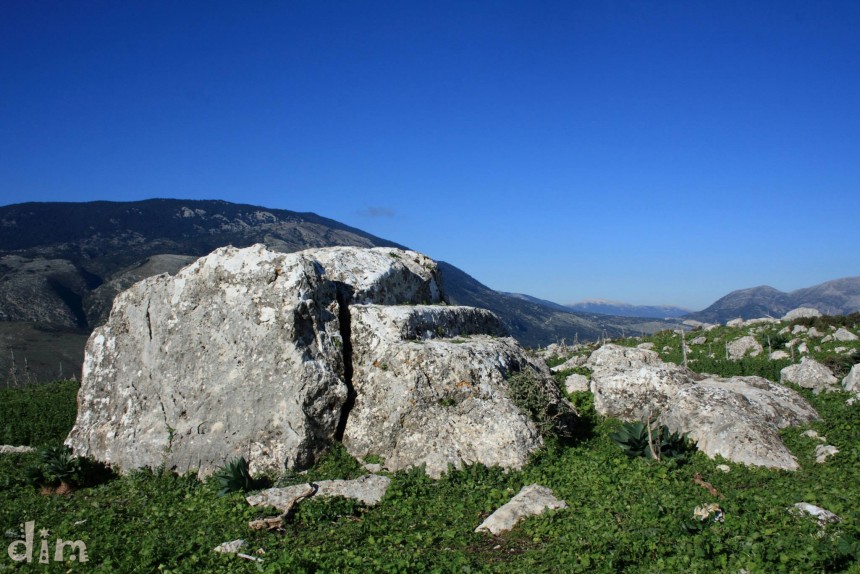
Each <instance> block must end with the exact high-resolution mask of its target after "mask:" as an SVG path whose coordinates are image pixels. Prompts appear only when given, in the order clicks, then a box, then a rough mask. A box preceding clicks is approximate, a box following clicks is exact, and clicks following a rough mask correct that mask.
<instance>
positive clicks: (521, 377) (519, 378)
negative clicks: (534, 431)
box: [507, 369, 576, 438]
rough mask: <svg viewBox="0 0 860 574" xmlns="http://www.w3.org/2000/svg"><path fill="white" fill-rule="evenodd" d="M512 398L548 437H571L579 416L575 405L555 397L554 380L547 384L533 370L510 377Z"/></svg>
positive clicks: (558, 395)
mask: <svg viewBox="0 0 860 574" xmlns="http://www.w3.org/2000/svg"><path fill="white" fill-rule="evenodd" d="M507 382H508V394H509V396H510V399H511V400H512V401H513V402H514V404H515V405H516V406H517V407H519V409H520V410H522V411H524V412H527V413H528V414H529V416H530V417H531V419H532V421H533V422H534V423H535V424H536V425H537V427H538V430H539V431H540V433H541V435H542V436H544V437H547V436H557V437H563V438H566V437H570V436H571V429H572V428H573V426H574V420H575V419H576V413H575V412H574V410H573V408H572V405H570V403H568V402H567V401H564V400H562V399H561V396H560V393H553V392H552V388H553V387H550V386H549V385H555V381H554V380H552V379H550V380H549V381H544V380H542V379H541V378H539V376H538V375H537V374H536V373H535V372H534V371H532V370H531V369H525V370H523V371H520V372H519V373H515V374H513V375H511V376H510V377H508V380H507Z"/></svg>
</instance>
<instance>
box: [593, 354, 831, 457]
mask: <svg viewBox="0 0 860 574" xmlns="http://www.w3.org/2000/svg"><path fill="white" fill-rule="evenodd" d="M588 366H589V367H590V368H591V369H592V375H591V389H592V392H593V393H594V406H595V409H596V410H597V412H599V413H600V414H602V415H605V416H611V417H615V418H619V419H622V420H625V421H634V420H647V419H648V418H649V417H653V418H657V417H659V420H660V421H661V422H662V424H665V425H666V426H668V427H669V429H670V430H672V431H678V432H681V433H684V434H687V435H688V436H689V437H690V438H691V439H693V440H694V441H696V443H697V446H698V448H699V450H701V451H702V452H704V453H705V454H707V455H708V456H711V457H714V456H716V455H720V456H723V457H724V458H726V459H728V460H731V461H734V462H739V463H743V464H749V465H756V466H766V467H772V468H782V469H787V470H794V469H796V468H798V464H797V461H796V459H795V458H794V456H793V455H792V454H791V452H790V451H789V450H788V449H787V448H786V446H785V445H784V444H783V442H782V440H781V439H780V436H779V429H781V428H783V427H786V426H790V425H799V424H804V423H807V422H809V421H812V420H815V419H817V418H818V414H817V413H816V412H815V410H814V409H813V408H812V407H811V406H810V405H809V403H807V402H806V401H805V400H804V399H803V397H801V396H800V395H799V394H798V393H796V392H794V391H792V390H791V389H788V388H786V387H783V386H782V385H778V384H776V383H772V382H770V381H768V380H767V379H763V378H760V377H732V378H730V379H724V378H719V377H704V376H702V375H697V374H696V373H693V372H692V371H689V370H688V369H685V368H683V367H680V366H678V365H674V364H671V363H664V362H663V361H661V360H660V358H659V356H657V354H656V353H654V352H652V351H645V350H641V349H630V348H625V347H619V346H617V345H605V346H603V347H601V348H600V349H598V350H596V351H595V352H594V353H592V355H591V358H590V359H589V362H588Z"/></svg>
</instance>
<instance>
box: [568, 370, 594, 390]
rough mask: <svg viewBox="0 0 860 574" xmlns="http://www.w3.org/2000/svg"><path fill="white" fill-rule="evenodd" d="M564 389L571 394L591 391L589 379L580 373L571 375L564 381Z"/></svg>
mask: <svg viewBox="0 0 860 574" xmlns="http://www.w3.org/2000/svg"><path fill="white" fill-rule="evenodd" d="M564 388H565V390H566V391H567V392H569V393H577V392H581V391H587V390H588V389H589V382H588V377H586V376H585V375H580V374H578V373H574V374H572V375H569V376H568V377H567V378H566V379H565V380H564Z"/></svg>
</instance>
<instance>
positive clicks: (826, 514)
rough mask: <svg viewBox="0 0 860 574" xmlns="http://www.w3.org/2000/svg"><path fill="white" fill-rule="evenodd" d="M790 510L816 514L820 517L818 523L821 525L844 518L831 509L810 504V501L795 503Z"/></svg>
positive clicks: (816, 516)
mask: <svg viewBox="0 0 860 574" xmlns="http://www.w3.org/2000/svg"><path fill="white" fill-rule="evenodd" d="M790 510H791V512H792V513H793V514H799V515H802V514H808V515H809V516H814V517H815V518H817V519H818V524H820V525H821V526H824V525H826V524H830V523H832V522H839V521H840V520H842V519H841V518H839V517H838V516H836V515H835V514H833V513H832V512H830V511H829V510H825V509H823V508H821V507H820V506H815V505H814V504H809V503H808V502H798V503H795V505H794V506H793V507H792V509H790Z"/></svg>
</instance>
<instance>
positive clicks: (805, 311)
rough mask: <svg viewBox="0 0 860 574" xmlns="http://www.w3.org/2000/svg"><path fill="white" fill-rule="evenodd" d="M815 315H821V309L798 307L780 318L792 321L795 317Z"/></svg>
mask: <svg viewBox="0 0 860 574" xmlns="http://www.w3.org/2000/svg"><path fill="white" fill-rule="evenodd" d="M815 317H821V311H819V310H818V309H813V308H811V307H798V308H797V309H792V310H791V311H789V312H788V313H786V314H785V315H783V316H782V320H783V321H794V320H795V319H814V318H815Z"/></svg>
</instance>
